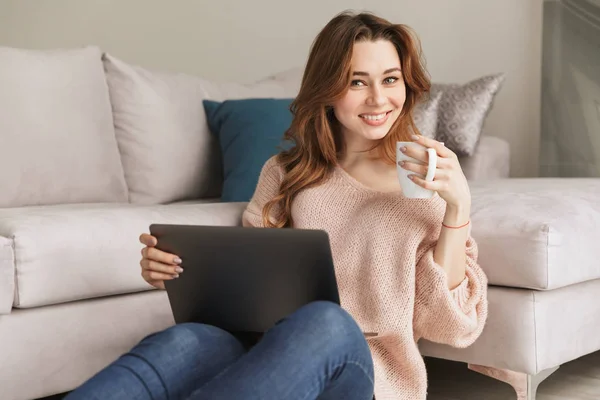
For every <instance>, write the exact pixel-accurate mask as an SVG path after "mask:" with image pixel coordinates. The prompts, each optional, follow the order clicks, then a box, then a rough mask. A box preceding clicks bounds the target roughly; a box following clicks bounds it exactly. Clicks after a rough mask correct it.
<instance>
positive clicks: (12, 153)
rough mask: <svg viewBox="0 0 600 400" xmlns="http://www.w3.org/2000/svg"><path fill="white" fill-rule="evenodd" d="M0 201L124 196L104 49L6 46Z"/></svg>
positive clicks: (0, 95)
mask: <svg viewBox="0 0 600 400" xmlns="http://www.w3.org/2000/svg"><path fill="white" fill-rule="evenodd" d="M0 88H1V89H0V136H1V144H0V182H2V185H1V186H2V190H0V207H20V206H27V205H41V204H59V203H86V202H123V201H127V188H126V185H125V179H124V176H123V168H122V166H121V161H120V157H119V152H118V149H117V142H116V140H115V132H114V128H113V123H112V114H111V106H110V101H109V96H108V88H107V86H106V79H105V75H104V70H103V68H102V59H101V52H100V50H99V49H98V48H96V47H86V48H81V49H70V50H66V49H65V50H44V51H42V50H22V49H13V48H6V47H0Z"/></svg>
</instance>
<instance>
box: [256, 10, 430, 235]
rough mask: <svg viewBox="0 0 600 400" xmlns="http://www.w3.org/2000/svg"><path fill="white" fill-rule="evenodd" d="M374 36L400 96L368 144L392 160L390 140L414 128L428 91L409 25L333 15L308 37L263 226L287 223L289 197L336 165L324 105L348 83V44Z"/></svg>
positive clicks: (333, 128)
mask: <svg viewBox="0 0 600 400" xmlns="http://www.w3.org/2000/svg"><path fill="white" fill-rule="evenodd" d="M376 40H388V41H390V42H391V43H393V44H394V46H395V48H396V50H397V51H398V55H399V58H400V64H401V69H402V76H403V79H404V83H405V87H406V100H405V102H404V106H403V108H402V110H401V113H400V115H399V117H398V119H397V120H396V121H395V123H394V124H393V125H392V127H391V129H390V131H389V133H388V134H387V135H386V136H385V137H384V138H382V139H381V140H379V141H378V142H377V143H375V147H374V149H375V150H377V151H379V152H380V155H381V158H382V159H383V160H384V161H385V162H389V163H390V164H395V159H396V142H397V141H406V140H409V136H410V135H411V134H412V132H418V129H417V127H416V126H415V124H414V121H413V116H412V113H413V109H414V107H415V104H417V103H418V102H419V101H421V99H422V97H423V96H424V94H425V93H427V92H429V89H430V86H431V83H430V79H429V75H428V73H427V71H426V69H425V67H424V62H423V58H422V53H421V45H420V42H419V39H418V38H417V36H416V35H415V34H414V32H413V30H412V29H410V28H409V27H408V26H406V25H401V24H392V23H391V22H389V21H387V20H385V19H383V18H380V17H377V16H375V15H373V14H370V13H359V14H355V13H352V12H348V11H346V12H343V13H341V14H338V15H337V16H335V17H334V18H333V19H332V20H331V21H330V22H329V23H328V24H327V25H326V26H325V27H324V28H323V30H322V31H321V32H320V33H319V34H318V35H317V37H316V39H315V41H314V42H313V44H312V46H311V50H310V54H309V57H308V61H307V64H306V68H305V70H304V75H303V77H302V84H301V86H300V91H299V93H298V96H297V97H296V99H295V100H294V101H293V102H292V104H291V106H290V110H291V112H292V114H293V120H292V123H291V125H290V128H289V129H288V130H287V131H286V133H285V135H284V140H287V141H290V142H291V143H293V144H295V145H294V146H292V147H291V148H290V149H289V150H285V151H282V152H280V153H279V154H278V155H277V161H278V162H279V165H281V167H282V169H283V173H284V176H283V180H282V182H281V185H280V187H279V192H278V194H277V195H276V196H275V197H274V198H273V199H272V200H270V201H269V202H267V203H266V204H265V206H264V208H263V212H262V217H263V224H264V226H265V227H272V228H285V227H292V226H293V224H294V221H293V219H292V213H291V210H292V202H293V201H294V198H295V197H296V196H297V195H298V193H300V191H302V190H304V189H307V188H310V187H314V186H317V185H320V184H321V183H323V182H324V181H325V180H326V179H327V178H328V177H329V176H330V174H331V173H332V171H333V169H334V167H335V166H336V165H337V163H338V160H339V157H340V155H342V154H343V151H344V143H343V140H342V137H341V131H340V126H339V123H338V121H337V119H336V118H335V116H334V113H333V109H332V108H331V106H330V105H331V104H332V103H334V102H335V101H336V100H338V99H341V98H342V97H343V96H344V95H345V94H346V92H347V90H348V88H349V87H350V82H351V79H352V78H351V73H352V71H351V60H352V50H353V47H354V43H356V42H359V41H376Z"/></svg>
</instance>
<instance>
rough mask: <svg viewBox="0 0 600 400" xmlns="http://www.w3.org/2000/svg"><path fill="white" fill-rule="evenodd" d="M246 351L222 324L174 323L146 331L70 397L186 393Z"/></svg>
mask: <svg viewBox="0 0 600 400" xmlns="http://www.w3.org/2000/svg"><path fill="white" fill-rule="evenodd" d="M244 353H245V349H244V348H243V346H242V344H241V343H240V342H239V341H238V340H237V339H236V338H234V337H233V336H232V335H231V334H229V333H227V332H225V331H223V330H221V329H219V328H215V327H214V326H210V325H202V324H193V323H191V324H180V325H175V326H173V327H171V328H168V329H166V330H164V331H162V332H158V333H155V334H152V335H150V336H148V337H146V338H145V339H144V340H142V341H141V342H140V343H139V344H138V345H137V346H135V347H134V348H133V349H132V350H131V351H130V352H129V353H127V354H125V355H123V356H121V357H120V358H119V359H118V360H116V361H115V362H113V363H112V364H110V365H109V366H108V367H106V368H105V369H103V370H102V371H100V372H99V373H98V374H96V375H95V376H94V377H92V378H91V379H90V380H88V381H87V382H85V383H84V384H83V385H82V386H81V387H79V388H78V389H76V390H75V391H73V392H72V393H71V394H70V395H68V396H67V397H66V399H68V400H78V399H85V400H96V399H98V400H106V399H115V400H120V399H123V400H159V399H165V400H166V399H170V400H172V399H184V398H187V396H189V394H190V393H191V392H192V391H193V390H194V389H195V388H197V387H198V386H199V385H202V384H204V383H206V382H208V381H210V380H211V379H212V378H214V377H215V376H216V375H218V374H219V373H220V372H221V371H223V370H224V369H225V368H227V367H228V366H229V365H231V364H232V363H233V362H235V361H236V360H237V359H238V358H239V357H241V356H242V355H243V354H244Z"/></svg>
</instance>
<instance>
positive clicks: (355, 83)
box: [350, 80, 365, 86]
mask: <svg viewBox="0 0 600 400" xmlns="http://www.w3.org/2000/svg"><path fill="white" fill-rule="evenodd" d="M364 85H365V83H364V82H363V81H359V80H354V81H352V82H350V86H364Z"/></svg>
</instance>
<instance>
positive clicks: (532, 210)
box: [470, 178, 600, 290]
mask: <svg viewBox="0 0 600 400" xmlns="http://www.w3.org/2000/svg"><path fill="white" fill-rule="evenodd" d="M470 186H471V195H472V202H473V204H472V207H471V210H472V213H471V215H472V216H471V218H472V221H473V226H472V235H473V237H474V238H475V240H476V241H477V243H478V245H479V263H480V265H481V267H482V268H483V269H484V271H485V272H486V274H487V276H488V278H489V283H490V284H491V285H499V286H509V287H519V288H531V289H539V290H546V289H556V288H560V287H563V286H567V285H571V284H575V283H579V282H585V281H589V280H593V279H598V278H600V260H599V259H598V255H597V248H596V246H597V242H598V238H599V237H600V179H593V178H592V179H589V178H581V179H580V178H527V179H500V180H490V181H474V182H471V183H470Z"/></svg>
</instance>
